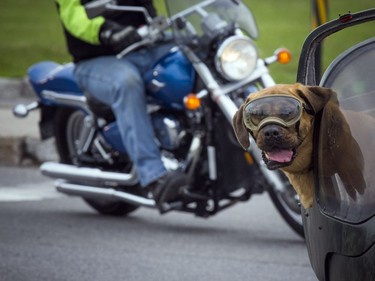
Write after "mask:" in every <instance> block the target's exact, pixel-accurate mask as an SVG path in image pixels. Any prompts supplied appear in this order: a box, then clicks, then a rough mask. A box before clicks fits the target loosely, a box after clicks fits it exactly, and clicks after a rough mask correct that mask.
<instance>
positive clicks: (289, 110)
mask: <svg viewBox="0 0 375 281" xmlns="http://www.w3.org/2000/svg"><path fill="white" fill-rule="evenodd" d="M303 108H304V104H303V103H302V102H301V101H300V100H298V99H297V98H295V97H293V96H287V95H272V96H266V97H261V98H257V99H254V100H252V101H250V102H249V103H248V104H246V105H245V108H244V111H243V121H244V124H245V126H246V127H247V128H248V129H250V130H252V131H257V130H259V129H261V128H262V127H263V126H265V125H266V124H269V123H276V124H280V125H281V126H284V127H290V126H292V125H294V124H295V123H297V122H298V121H299V120H300V119H301V116H302V111H303Z"/></svg>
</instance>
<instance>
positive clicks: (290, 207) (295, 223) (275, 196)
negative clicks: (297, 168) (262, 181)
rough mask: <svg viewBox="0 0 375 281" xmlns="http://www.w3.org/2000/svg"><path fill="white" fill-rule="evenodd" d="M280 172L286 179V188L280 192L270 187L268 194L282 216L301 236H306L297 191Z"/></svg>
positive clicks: (283, 176)
mask: <svg viewBox="0 0 375 281" xmlns="http://www.w3.org/2000/svg"><path fill="white" fill-rule="evenodd" d="M279 173H280V176H281V178H282V179H284V183H285V185H284V190H283V191H282V192H280V191H277V190H275V189H274V188H269V189H268V194H269V196H270V197H271V200H272V202H273V203H274V205H275V207H276V209H277V211H278V212H279V214H280V215H281V217H282V218H283V219H284V220H285V221H286V222H287V224H288V225H289V226H290V227H291V228H292V229H293V230H294V231H295V232H296V233H297V234H298V235H299V236H301V237H302V238H304V237H305V234H304V230H303V223H302V216H301V207H300V204H299V199H298V196H297V193H296V192H295V190H294V188H293V186H292V185H291V184H290V183H289V181H288V179H287V178H286V176H285V175H284V174H282V173H281V172H279Z"/></svg>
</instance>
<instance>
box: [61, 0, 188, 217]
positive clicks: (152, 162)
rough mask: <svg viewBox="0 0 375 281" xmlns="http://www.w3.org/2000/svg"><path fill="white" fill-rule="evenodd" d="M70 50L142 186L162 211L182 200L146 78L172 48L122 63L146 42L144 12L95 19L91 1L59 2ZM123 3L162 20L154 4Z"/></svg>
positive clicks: (146, 51) (81, 81) (144, 51)
mask: <svg viewBox="0 0 375 281" xmlns="http://www.w3.org/2000/svg"><path fill="white" fill-rule="evenodd" d="M56 2H57V6H58V12H59V16H60V20H61V22H62V24H63V29H64V34H65V37H66V42H67V46H68V50H69V52H70V54H71V55H72V57H73V60H74V62H75V64H76V65H75V70H74V75H75V78H76V80H77V82H78V85H79V86H80V87H81V88H82V89H85V91H86V92H87V93H88V94H90V95H91V96H92V97H94V98H95V99H97V100H99V101H101V102H102V103H104V104H107V105H108V106H110V107H111V108H112V111H113V113H114V115H115V117H116V122H117V124H118V127H119V130H120V134H121V138H122V141H123V143H124V147H125V148H126V150H127V152H128V154H129V157H130V158H131V160H132V161H133V163H134V165H135V167H136V169H137V172H138V175H139V179H140V184H141V186H142V187H145V188H147V189H148V190H149V191H151V192H152V194H153V197H154V199H155V202H156V205H157V206H158V208H159V210H160V212H162V211H163V203H164V202H171V201H174V200H175V199H176V198H177V197H178V186H174V185H175V184H174V183H175V178H176V177H182V176H183V174H182V173H179V172H178V171H174V172H167V170H166V168H165V167H164V165H163V162H162V160H161V153H160V150H159V148H158V145H157V143H156V142H155V136H154V132H153V128H152V124H151V120H150V116H149V115H148V113H147V106H146V94H145V85H144V80H143V77H142V75H143V74H144V73H145V72H146V70H147V69H149V68H150V66H152V65H153V64H154V63H155V62H156V61H157V60H158V58H160V57H161V56H163V55H164V54H166V53H167V52H168V51H169V49H170V47H171V45H170V44H160V45H159V46H153V47H152V48H147V47H143V48H141V49H137V50H135V51H133V52H131V53H130V54H128V55H126V56H125V57H123V58H121V59H117V58H116V56H115V55H116V54H117V53H119V52H120V51H122V50H123V49H124V48H126V47H127V46H129V45H131V44H133V43H135V42H137V41H140V40H141V37H140V35H139V34H138V33H137V31H136V28H137V27H139V26H141V25H144V24H145V23H146V21H145V17H144V15H143V13H139V12H128V13H124V12H122V13H107V14H105V15H103V16H98V17H95V18H93V19H89V18H88V17H87V14H86V12H85V8H84V6H83V5H84V4H86V3H88V2H91V0H56ZM117 4H118V5H125V6H142V7H144V8H146V9H147V11H148V13H149V14H150V16H151V17H155V16H156V9H155V7H154V5H153V2H152V0H118V1H117Z"/></svg>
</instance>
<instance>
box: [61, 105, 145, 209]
mask: <svg viewBox="0 0 375 281" xmlns="http://www.w3.org/2000/svg"><path fill="white" fill-rule="evenodd" d="M84 118H85V114H84V113H83V112H82V111H80V110H75V109H68V108H59V109H58V110H57V112H56V115H55V119H54V122H55V123H54V128H55V132H54V133H55V142H56V149H57V153H58V155H59V157H60V162H61V163H64V164H73V165H79V164H80V163H79V160H78V159H79V158H78V157H77V155H78V152H77V150H76V146H75V142H76V141H77V140H78V139H79V134H80V132H81V131H82V128H83V122H84ZM132 190H134V191H139V188H136V187H132ZM83 200H84V201H85V202H86V203H87V204H88V205H89V206H90V207H92V208H93V209H94V210H96V211H97V212H98V213H100V214H103V215H110V216H125V215H128V214H130V213H132V212H134V211H135V210H136V209H138V208H139V206H136V205H132V204H129V203H126V202H123V201H118V200H105V199H92V198H83Z"/></svg>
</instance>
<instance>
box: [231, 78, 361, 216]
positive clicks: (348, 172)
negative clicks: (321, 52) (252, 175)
mask: <svg viewBox="0 0 375 281" xmlns="http://www.w3.org/2000/svg"><path fill="white" fill-rule="evenodd" d="M323 108H324V109H325V116H328V117H327V119H328V120H327V122H328V126H327V134H331V137H330V138H329V139H330V140H332V143H330V144H329V145H327V146H326V147H327V148H328V150H329V151H327V153H325V154H324V155H327V157H326V158H327V159H326V160H327V161H331V163H332V164H331V165H329V167H330V169H329V170H330V171H327V173H329V174H331V175H332V174H334V173H338V174H339V175H340V177H341V178H342V180H343V181H344V182H345V186H346V188H347V189H348V194H349V195H350V196H351V197H353V196H354V197H355V194H356V192H359V193H363V190H364V187H365V185H366V184H365V182H364V179H363V173H362V170H363V165H364V164H363V162H364V161H363V155H362V152H361V149H360V148H359V145H358V144H357V142H356V141H355V140H354V138H353V137H352V135H351V132H350V128H349V125H348V123H347V122H346V120H345V117H344V115H343V114H342V112H341V110H340V109H339V106H338V100H337V96H336V93H335V92H334V91H333V90H331V89H328V88H323V87H317V86H311V87H310V86H303V85H302V84H298V83H296V84H292V85H283V84H280V85H275V86H273V87H269V88H266V89H263V90H260V91H259V92H256V93H252V94H250V95H249V96H248V98H247V99H246V101H245V102H244V103H243V104H242V105H241V107H240V108H239V110H238V111H237V113H236V114H235V115H234V117H233V127H234V130H235V134H236V137H237V140H238V141H239V143H240V144H241V146H242V147H243V148H244V149H248V148H249V146H250V141H249V134H250V135H251V136H252V137H253V138H254V140H255V142H256V144H257V146H258V147H259V149H260V150H262V155H263V160H264V162H265V164H266V165H267V168H268V169H270V170H274V169H281V170H282V171H283V172H284V173H285V175H286V176H287V177H288V179H289V181H290V183H291V184H292V186H293V187H294V189H295V190H296V192H297V194H298V195H299V198H300V202H301V204H302V205H303V207H304V208H305V209H307V208H310V207H311V206H312V203H313V196H314V191H313V190H314V189H313V184H314V182H313V170H312V155H313V129H314V117H315V115H316V114H317V113H318V112H319V111H321V110H322V109H323Z"/></svg>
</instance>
